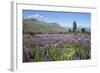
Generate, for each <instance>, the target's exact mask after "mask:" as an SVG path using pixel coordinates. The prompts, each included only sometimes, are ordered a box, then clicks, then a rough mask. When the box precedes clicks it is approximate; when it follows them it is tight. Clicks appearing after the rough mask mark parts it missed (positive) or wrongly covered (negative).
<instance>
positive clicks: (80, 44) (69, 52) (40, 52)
mask: <svg viewBox="0 0 100 73" xmlns="http://www.w3.org/2000/svg"><path fill="white" fill-rule="evenodd" d="M86 59H91V35H90V34H87V33H79V34H73V33H68V34H35V35H29V34H23V62H41V61H64V60H66V61H67V60H86Z"/></svg>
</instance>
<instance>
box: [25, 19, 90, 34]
mask: <svg viewBox="0 0 100 73" xmlns="http://www.w3.org/2000/svg"><path fill="white" fill-rule="evenodd" d="M86 29H88V28H78V26H77V22H76V21H74V22H73V25H72V27H70V28H66V27H62V26H60V25H59V24H58V23H47V22H43V21H39V20H37V19H34V18H33V19H23V32H24V33H30V34H35V33H38V34H42V33H49V34H55V33H60V34H65V33H68V32H74V33H77V32H84V33H85V32H90V29H88V30H86Z"/></svg>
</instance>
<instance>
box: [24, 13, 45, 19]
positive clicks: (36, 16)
mask: <svg viewBox="0 0 100 73" xmlns="http://www.w3.org/2000/svg"><path fill="white" fill-rule="evenodd" d="M31 18H36V19H39V20H41V19H42V20H45V19H47V18H45V17H44V16H42V15H39V14H33V15H28V16H25V17H24V19H31Z"/></svg>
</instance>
